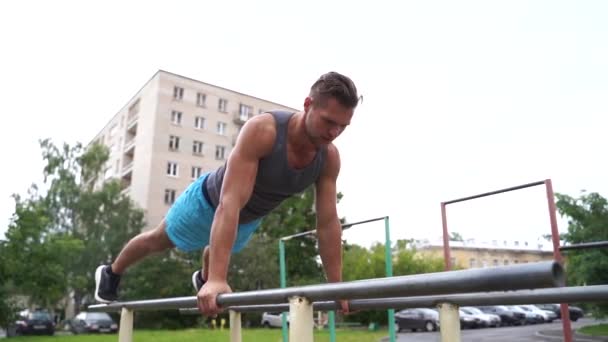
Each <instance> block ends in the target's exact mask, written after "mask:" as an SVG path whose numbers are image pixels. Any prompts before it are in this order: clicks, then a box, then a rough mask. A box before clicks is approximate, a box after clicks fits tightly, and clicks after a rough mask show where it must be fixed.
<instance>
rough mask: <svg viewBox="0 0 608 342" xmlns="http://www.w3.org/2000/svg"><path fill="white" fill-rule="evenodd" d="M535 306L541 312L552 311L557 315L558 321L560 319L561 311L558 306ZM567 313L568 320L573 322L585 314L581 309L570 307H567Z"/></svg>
mask: <svg viewBox="0 0 608 342" xmlns="http://www.w3.org/2000/svg"><path fill="white" fill-rule="evenodd" d="M536 306H538V307H539V308H540V309H542V310H549V311H553V312H555V314H556V315H557V318H558V319H561V318H562V311H561V309H560V305H559V304H537V305H536ZM568 312H569V313H570V320H571V321H574V322H576V321H578V319H579V318H581V317H583V316H584V314H585V313H584V312H583V310H582V309H581V308H579V307H577V306H571V305H568Z"/></svg>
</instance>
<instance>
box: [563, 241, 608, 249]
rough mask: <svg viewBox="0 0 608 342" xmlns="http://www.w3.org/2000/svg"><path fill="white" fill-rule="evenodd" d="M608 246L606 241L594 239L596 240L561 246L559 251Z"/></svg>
mask: <svg viewBox="0 0 608 342" xmlns="http://www.w3.org/2000/svg"><path fill="white" fill-rule="evenodd" d="M605 247H608V241H596V242H585V243H577V244H574V245H568V246H561V247H560V248H559V250H560V251H569V250H574V249H592V248H605Z"/></svg>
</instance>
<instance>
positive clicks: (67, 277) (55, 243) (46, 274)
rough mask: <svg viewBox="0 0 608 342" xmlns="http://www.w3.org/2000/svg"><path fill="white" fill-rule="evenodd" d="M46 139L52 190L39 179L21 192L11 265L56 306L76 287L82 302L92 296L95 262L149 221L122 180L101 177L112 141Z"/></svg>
mask: <svg viewBox="0 0 608 342" xmlns="http://www.w3.org/2000/svg"><path fill="white" fill-rule="evenodd" d="M40 147H41V150H42V157H43V160H44V161H45V165H44V169H43V174H44V184H45V186H46V188H47V191H46V193H45V194H43V195H41V194H39V193H38V187H37V186H36V185H33V186H32V187H31V188H30V191H29V194H28V198H26V199H24V200H22V199H21V198H19V197H18V196H15V213H14V215H13V218H12V221H11V224H10V225H9V229H8V231H7V233H6V237H7V242H6V246H5V248H4V249H5V251H4V253H5V254H6V255H7V260H8V262H7V272H8V273H9V275H10V278H11V279H12V280H13V282H14V285H15V286H14V288H15V289H17V290H18V291H19V294H22V295H26V296H28V297H29V298H30V301H31V302H32V304H36V305H40V306H45V307H51V308H53V307H54V305H56V304H57V302H58V300H59V299H60V298H64V297H66V296H67V295H68V294H69V293H70V292H71V293H72V294H73V295H74V298H75V300H76V306H77V307H79V304H80V302H81V300H82V299H83V298H87V297H88V298H89V299H88V300H91V299H92V293H93V288H94V279H93V272H94V270H95V267H96V266H97V265H99V264H100V263H101V262H106V261H108V260H111V259H113V258H114V257H115V256H116V254H117V253H118V251H119V250H120V248H121V247H122V245H123V244H124V243H125V242H126V240H128V239H129V238H130V237H131V236H133V235H135V234H136V233H138V232H139V231H140V230H141V229H142V228H143V226H144V221H143V212H142V211H141V210H140V209H138V208H136V207H135V205H134V204H133V203H132V202H131V201H130V200H129V198H128V197H126V196H125V195H123V194H121V186H120V183H119V182H118V181H117V180H109V181H107V182H104V183H103V184H101V185H99V184H98V182H97V175H99V174H101V170H102V168H103V166H104V165H105V164H106V163H107V161H108V157H109V152H108V150H107V148H106V147H105V146H102V145H92V146H90V148H88V149H86V150H84V149H83V148H82V146H81V145H80V144H75V145H73V146H70V145H68V144H63V145H62V146H61V147H58V146H56V145H55V144H53V143H52V142H51V141H50V140H42V141H41V142H40ZM96 184H97V186H96Z"/></svg>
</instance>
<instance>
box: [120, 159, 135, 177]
mask: <svg viewBox="0 0 608 342" xmlns="http://www.w3.org/2000/svg"><path fill="white" fill-rule="evenodd" d="M131 173H133V162H132V161H131V162H129V163H127V164H125V165H123V167H122V178H125V177H129V179H130V178H131Z"/></svg>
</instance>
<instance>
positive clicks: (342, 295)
mask: <svg viewBox="0 0 608 342" xmlns="http://www.w3.org/2000/svg"><path fill="white" fill-rule="evenodd" d="M564 279H565V276H564V270H563V268H562V266H561V264H559V263H557V262H551V261H547V262H538V263H528V264H519V265H511V266H500V267H495V268H485V269H468V270H460V271H450V272H436V273H427V274H418V275H410V276H397V277H387V278H376V279H369V280H359V281H351V282H342V283H329V284H319V285H309V286H298V287H289V288H281V289H269V290H259V291H247V292H240V293H227V294H220V295H218V297H217V304H218V305H220V306H222V307H225V308H227V309H228V310H229V312H230V330H231V333H230V336H231V341H233V342H235V341H241V323H240V322H241V320H240V315H241V312H247V311H259V310H262V309H268V308H275V307H276V305H281V306H280V308H281V309H280V311H286V309H287V307H288V308H289V313H290V326H289V340H290V341H292V342H304V341H305V342H310V341H313V310H314V309H315V306H316V308H317V310H321V309H324V310H327V309H334V310H335V309H336V307H335V303H333V302H334V301H337V300H342V299H346V300H350V301H351V307H352V308H353V309H354V310H359V309H389V308H390V309H394V308H399V307H404V306H407V305H414V304H415V305H414V306H437V307H438V308H439V317H440V326H441V340H442V341H444V342H452V341H460V320H459V315H458V305H463V304H467V305H479V304H474V303H478V302H477V300H478V301H479V303H481V302H482V301H485V302H483V303H488V301H489V300H491V299H492V298H496V299H495V300H496V301H497V302H496V303H500V304H504V303H505V301H508V300H513V298H515V300H517V298H520V299H521V300H522V301H524V302H525V303H526V304H530V301H531V300H532V299H533V298H532V297H531V296H536V297H537V298H541V299H542V298H544V300H543V301H548V302H554V300H556V299H558V298H559V300H556V301H560V302H563V301H567V300H569V298H568V297H567V295H568V294H569V295H571V296H572V298H573V300H577V301H580V300H581V299H585V300H586V301H595V300H604V299H606V298H608V289H606V288H605V287H601V288H599V290H596V292H589V291H587V290H582V289H580V288H565V287H563V286H564V285H565V284H564V283H565V281H564ZM554 287H557V289H552V290H557V291H555V292H542V291H540V290H533V291H537V292H530V291H531V290H532V289H543V288H544V289H546V288H554ZM589 288H590V287H589ZM516 290H526V292H518V291H516ZM497 291H498V292H499V291H510V292H504V293H500V292H499V293H490V292H497ZM560 291H562V292H560ZM563 291H570V292H567V293H566V292H563ZM479 292H483V293H485V294H482V293H479ZM585 293H591V294H592V295H589V294H585ZM467 294H469V295H467ZM448 295H449V296H448ZM422 296H425V297H422ZM428 296H431V297H428ZM433 296H435V297H433ZM458 296H460V297H458ZM543 296H544V297H543ZM403 297H407V298H403ZM412 297H420V298H412ZM524 299H525V300H524ZM327 301H331V302H332V303H327ZM422 301H424V303H423V302H422ZM532 301H533V300H532ZM324 302H325V303H324ZM286 303H289V304H286ZM196 304H197V300H196V297H194V296H190V297H177V298H166V299H152V300H140V301H129V302H115V303H111V304H99V305H92V306H90V307H89V310H90V311H104V312H115V311H120V312H121V318H120V331H119V334H118V340H119V342H131V341H132V335H133V312H134V311H137V310H168V309H183V308H193V307H196V306H197V305H196ZM419 304H423V305H419ZM260 305H262V306H260ZM264 305H265V306H264ZM268 305H271V306H268Z"/></svg>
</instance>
